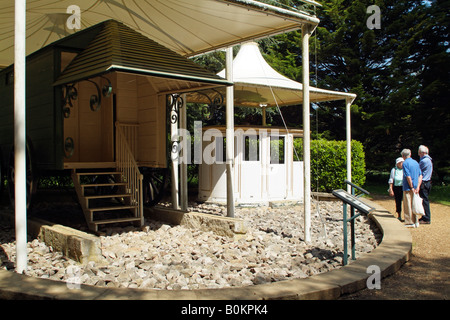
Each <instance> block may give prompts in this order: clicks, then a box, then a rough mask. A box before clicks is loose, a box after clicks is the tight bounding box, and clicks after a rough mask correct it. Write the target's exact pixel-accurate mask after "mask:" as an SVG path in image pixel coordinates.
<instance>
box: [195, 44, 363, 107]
mask: <svg viewBox="0 0 450 320" xmlns="http://www.w3.org/2000/svg"><path fill="white" fill-rule="evenodd" d="M218 75H219V76H221V77H223V78H224V77H225V70H222V71H221V72H219V73H218ZM232 82H234V105H235V106H241V107H260V106H262V105H264V106H267V107H275V106H277V105H278V106H287V105H298V104H301V103H302V101H303V95H302V90H303V85H302V84H301V83H299V82H296V81H294V80H291V79H289V78H287V77H285V76H283V75H282V74H280V73H278V72H277V71H275V70H274V69H273V68H272V67H271V66H270V65H269V64H268V63H267V62H266V60H265V59H264V57H263V56H262V54H261V52H260V50H259V47H258V44H257V43H256V42H248V43H244V44H243V45H242V46H241V49H240V50H239V53H238V54H237V56H236V58H235V59H234V60H233V79H232ZM223 91H224V90H223ZM355 97H356V95H355V94H352V93H345V92H338V91H331V90H325V89H320V88H315V87H310V99H311V102H320V101H332V100H345V99H346V98H351V99H354V98H355ZM189 100H190V101H193V102H194V101H196V102H206V101H205V100H204V96H203V95H196V94H195V93H191V94H189Z"/></svg>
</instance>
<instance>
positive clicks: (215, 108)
mask: <svg viewBox="0 0 450 320" xmlns="http://www.w3.org/2000/svg"><path fill="white" fill-rule="evenodd" d="M211 90H212V91H214V94H215V95H214V97H212V98H211V97H210V96H209V95H208V94H206V93H204V92H202V91H198V92H197V93H198V94H200V95H202V96H204V97H206V98H207V99H208V101H209V103H208V104H207V105H206V106H205V107H203V110H202V116H203V120H206V121H210V120H213V119H214V118H216V117H218V115H219V114H220V113H221V110H220V109H221V107H222V106H223V102H224V98H223V95H222V93H220V92H219V91H217V90H215V89H211Z"/></svg>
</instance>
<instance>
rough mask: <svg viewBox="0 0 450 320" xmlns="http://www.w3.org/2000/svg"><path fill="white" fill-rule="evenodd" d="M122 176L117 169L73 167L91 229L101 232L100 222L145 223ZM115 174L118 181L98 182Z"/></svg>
mask: <svg viewBox="0 0 450 320" xmlns="http://www.w3.org/2000/svg"><path fill="white" fill-rule="evenodd" d="M121 176H122V174H121V173H120V172H117V171H105V172H101V171H96V172H77V171H76V170H73V171H72V180H73V182H74V186H75V190H76V192H77V196H78V200H79V202H80V205H81V208H82V209H83V213H84V216H85V219H86V222H87V224H88V227H89V229H90V230H92V231H94V232H98V227H99V225H105V224H112V223H123V222H134V223H136V224H138V225H142V222H143V221H142V218H141V217H140V214H139V204H137V203H133V201H132V199H131V198H132V194H131V192H127V191H126V186H127V184H126V183H125V182H121V181H122V180H121ZM112 177H114V179H115V181H111V182H100V183H99V182H98V181H99V180H100V181H102V180H103V181H106V180H112V179H111V178H112ZM94 178H95V180H94ZM117 181H118V182H117Z"/></svg>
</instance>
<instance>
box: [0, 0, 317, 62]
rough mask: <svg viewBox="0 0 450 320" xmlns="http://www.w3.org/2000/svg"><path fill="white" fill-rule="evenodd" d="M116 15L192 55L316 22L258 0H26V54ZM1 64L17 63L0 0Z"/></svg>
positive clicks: (5, 0) (9, 2) (10, 24)
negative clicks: (75, 22) (76, 25)
mask: <svg viewBox="0 0 450 320" xmlns="http://www.w3.org/2000/svg"><path fill="white" fill-rule="evenodd" d="M72 5H76V6H78V7H79V8H80V13H81V15H80V19H79V20H80V22H81V29H85V28H87V27H90V26H93V25H95V24H97V23H99V22H102V21H105V20H109V19H114V20H117V21H120V22H122V23H124V24H125V25H127V26H129V27H131V28H132V29H134V30H136V31H138V32H141V33H142V34H144V35H145V36H146V37H148V38H150V39H152V40H154V41H156V42H158V43H159V44H161V45H163V46H165V47H167V48H169V49H171V50H173V51H175V52H177V53H179V54H181V55H183V56H192V55H196V54H199V53H204V52H208V51H211V50H215V49H220V48H225V47H229V46H232V45H236V44H238V43H242V42H245V41H249V40H251V39H257V38H262V37H267V36H270V35H274V34H278V33H283V32H286V31H289V30H298V29H300V28H301V25H302V24H312V25H317V24H318V23H319V19H317V18H315V17H313V16H310V15H308V14H306V13H300V12H296V11H292V10H286V9H283V8H279V7H275V6H271V5H268V4H263V3H261V2H258V1H254V0H139V1H136V0H77V1H73V0H28V1H27V35H26V36H27V45H26V51H27V52H26V53H27V55H28V54H30V53H33V52H35V51H37V50H38V49H40V48H42V47H44V46H46V45H48V44H50V43H52V42H54V41H56V40H59V39H61V38H63V37H65V36H67V35H69V34H72V33H74V32H75V31H76V30H71V29H70V24H69V27H68V25H67V21H68V20H69V22H70V21H73V20H71V18H73V14H74V11H69V13H67V11H68V8H70V6H72ZM0 8H1V9H2V10H0V66H2V65H3V66H7V65H10V64H12V63H13V62H14V61H13V60H14V58H13V57H14V1H13V0H0Z"/></svg>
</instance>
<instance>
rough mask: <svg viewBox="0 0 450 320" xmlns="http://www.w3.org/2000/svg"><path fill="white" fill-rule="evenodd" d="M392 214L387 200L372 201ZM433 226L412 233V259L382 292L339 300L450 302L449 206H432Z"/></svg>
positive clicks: (365, 292) (392, 205)
mask: <svg viewBox="0 0 450 320" xmlns="http://www.w3.org/2000/svg"><path fill="white" fill-rule="evenodd" d="M372 200H373V201H375V202H376V203H378V204H380V205H381V206H383V207H384V208H386V209H387V210H389V211H390V212H395V202H394V200H393V198H390V197H388V196H376V197H374V198H373V199H372ZM431 219H432V223H431V224H430V225H420V227H419V228H417V229H410V230H411V235H412V238H413V250H412V258H411V259H410V261H409V262H407V263H406V264H405V265H404V266H403V267H402V268H401V269H400V270H399V271H398V272H397V273H395V274H394V275H392V276H390V277H388V278H385V279H383V280H382V283H381V289H380V290H369V289H365V290H362V291H360V292H357V293H355V294H352V295H349V296H346V297H342V298H341V299H340V300H448V299H450V240H449V239H450V206H444V205H441V204H436V203H432V204H431Z"/></svg>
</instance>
